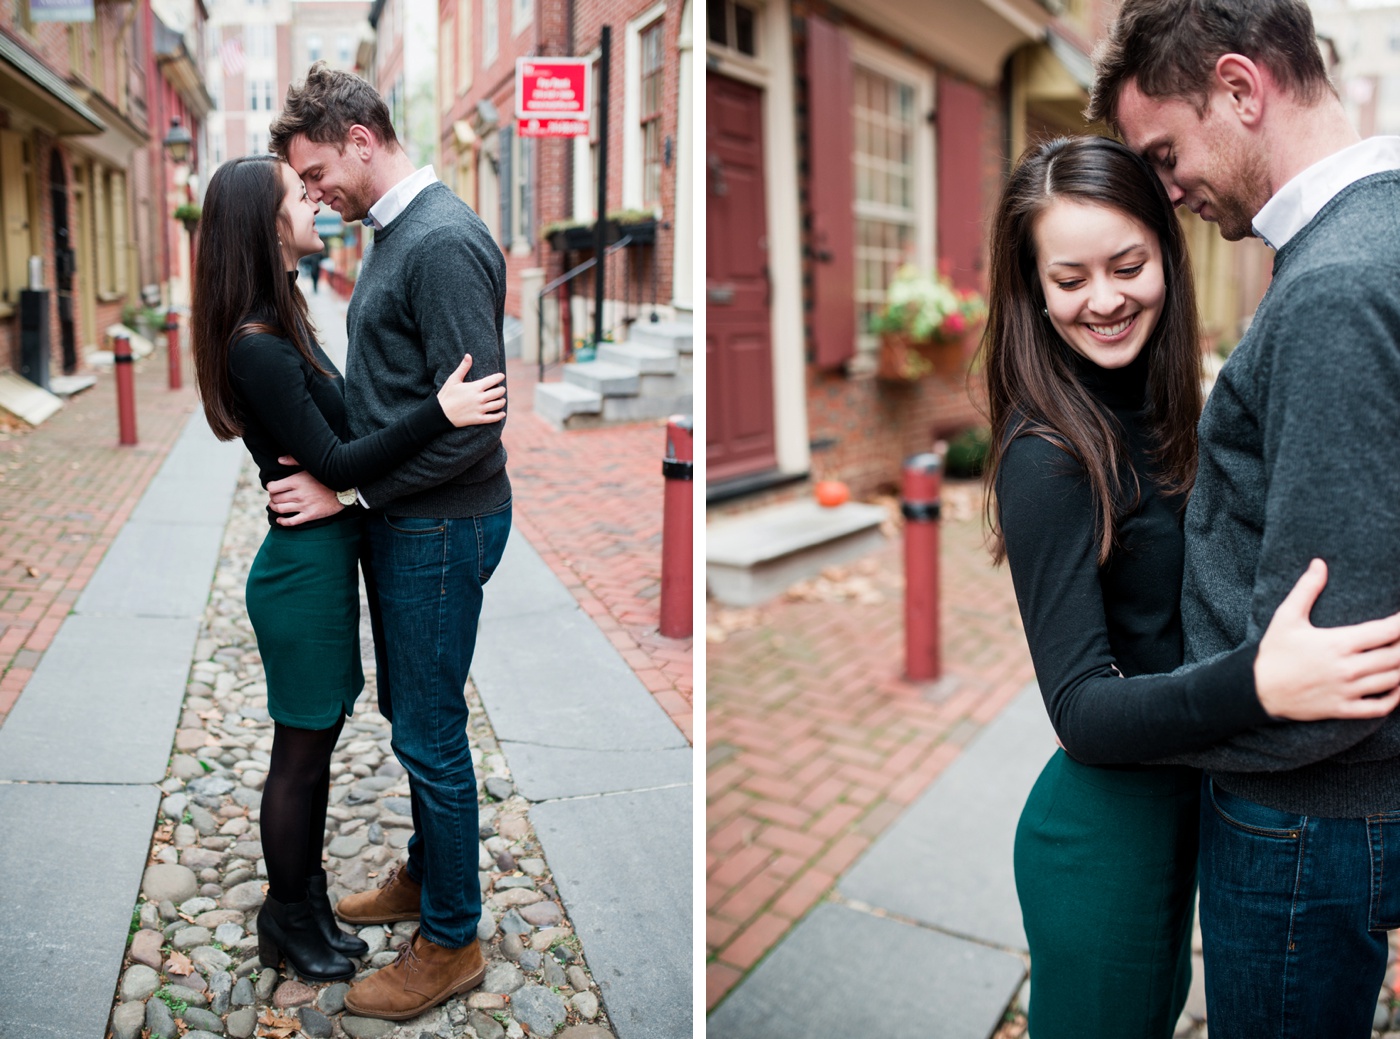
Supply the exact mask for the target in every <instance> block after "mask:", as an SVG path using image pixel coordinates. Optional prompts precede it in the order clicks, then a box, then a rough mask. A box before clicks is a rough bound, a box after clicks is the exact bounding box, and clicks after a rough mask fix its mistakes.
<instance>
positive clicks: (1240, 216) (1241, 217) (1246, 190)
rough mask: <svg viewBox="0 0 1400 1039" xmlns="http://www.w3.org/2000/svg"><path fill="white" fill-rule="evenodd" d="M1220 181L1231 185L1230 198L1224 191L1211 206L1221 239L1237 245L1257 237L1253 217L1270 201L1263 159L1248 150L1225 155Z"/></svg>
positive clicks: (1234, 151)
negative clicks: (1244, 240)
mask: <svg viewBox="0 0 1400 1039" xmlns="http://www.w3.org/2000/svg"><path fill="white" fill-rule="evenodd" d="M1222 158H1223V160H1224V161H1222V163H1221V170H1222V171H1223V172H1224V174H1225V175H1224V176H1223V177H1221V178H1220V179H1221V180H1222V181H1226V182H1228V184H1229V192H1228V194H1227V193H1226V192H1225V191H1224V190H1222V191H1221V193H1220V195H1219V196H1218V197H1217V198H1216V199H1215V200H1214V201H1213V202H1212V203H1211V208H1212V209H1214V210H1215V223H1216V226H1217V227H1218V228H1219V229H1220V237H1221V238H1223V239H1225V240H1226V241H1227V242H1238V241H1241V240H1242V239H1245V238H1249V237H1252V236H1253V234H1254V217H1255V216H1256V215H1257V214H1258V212H1259V210H1261V209H1263V208H1264V203H1265V202H1267V201H1268V200H1269V195H1268V183H1269V180H1268V169H1267V166H1266V164H1265V162H1264V159H1263V156H1261V155H1257V154H1250V153H1249V152H1248V151H1247V150H1246V149H1243V148H1238V149H1231V153H1229V154H1226V155H1224V156H1223V157H1222Z"/></svg>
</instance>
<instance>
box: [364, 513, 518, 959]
mask: <svg viewBox="0 0 1400 1039" xmlns="http://www.w3.org/2000/svg"><path fill="white" fill-rule="evenodd" d="M510 512H511V508H510V502H509V501H507V502H506V504H505V505H503V506H501V507H500V508H499V509H496V510H494V511H492V512H490V513H487V514H485V515H482V516H468V517H466V518H465V519H421V518H417V517H409V516H395V515H392V514H383V513H375V514H373V515H372V516H371V517H370V520H369V523H368V531H367V534H368V536H367V537H366V546H365V547H366V563H367V565H366V567H365V584H366V586H367V588H368V590H369V603H370V619H371V621H372V622H373V625H374V656H375V662H376V664H377V665H378V675H377V681H378V686H379V710H380V713H382V714H383V715H384V717H386V718H388V719H389V722H390V724H391V725H392V726H393V741H392V742H393V747H394V753H395V755H397V757H398V759H399V761H400V762H401V763H402V764H403V767H404V768H405V769H406V770H407V771H408V782H409V794H410V799H411V802H412V805H413V837H412V838H411V839H410V840H409V842H408V866H407V868H408V873H409V876H411V877H412V878H413V879H414V880H416V881H418V882H419V883H421V884H422V885H423V901H422V921H421V923H420V928H421V930H422V933H423V937H425V938H427V939H428V940H429V941H431V942H433V943H434V944H437V945H441V946H445V947H447V948H452V949H459V948H462V947H463V946H465V945H468V944H470V943H471V942H472V941H474V940H475V939H476V926H477V922H478V921H479V920H480V919H481V882H480V879H479V877H478V875H477V843H478V841H479V840H480V834H479V833H478V828H477V805H476V773H475V771H474V770H473V769H472V755H471V747H470V746H469V745H468V742H467V702H466V697H465V696H464V694H463V690H464V688H465V686H466V683H467V675H468V672H469V671H470V670H471V663H472V653H473V651H474V650H475V649H476V629H477V621H478V620H479V618H480V617H481V603H482V587H483V586H484V585H485V584H486V582H487V580H488V579H489V578H490V577H491V573H492V571H494V570H495V569H496V566H497V564H499V563H500V561H501V554H502V553H503V552H504V551H505V547H506V538H507V537H508V536H509V534H510Z"/></svg>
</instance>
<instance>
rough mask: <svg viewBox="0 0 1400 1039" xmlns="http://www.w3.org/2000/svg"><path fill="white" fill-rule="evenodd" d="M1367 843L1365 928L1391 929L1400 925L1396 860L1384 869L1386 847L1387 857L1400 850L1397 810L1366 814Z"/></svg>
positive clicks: (1376, 929)
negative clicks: (1368, 879)
mask: <svg viewBox="0 0 1400 1039" xmlns="http://www.w3.org/2000/svg"><path fill="white" fill-rule="evenodd" d="M1366 843H1367V845H1368V846H1369V847H1370V852H1371V912H1370V915H1369V918H1368V922H1367V925H1366V926H1367V927H1368V928H1369V929H1370V930H1372V931H1393V930H1394V929H1395V928H1397V927H1400V870H1397V869H1396V868H1395V866H1396V864H1395V863H1393V862H1392V863H1390V866H1391V868H1390V869H1389V870H1387V869H1386V861H1385V857H1386V849H1387V848H1389V850H1390V857H1391V858H1392V859H1393V858H1395V857H1396V851H1397V850H1400V812H1383V813H1381V814H1379V815H1370V816H1367V817H1366Z"/></svg>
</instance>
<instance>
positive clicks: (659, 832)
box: [512, 762, 693, 1039]
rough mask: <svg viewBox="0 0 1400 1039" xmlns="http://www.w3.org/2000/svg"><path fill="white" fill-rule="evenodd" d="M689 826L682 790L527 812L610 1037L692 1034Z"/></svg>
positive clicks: (555, 804) (670, 1038) (662, 1038)
mask: <svg viewBox="0 0 1400 1039" xmlns="http://www.w3.org/2000/svg"><path fill="white" fill-rule="evenodd" d="M512 768H514V762H512ZM690 819H691V787H690V786H689V785H687V786H680V787H672V788H669V789H665V790H642V791H636V792H633V793H625V794H612V795H608V796H605V797H588V798H579V799H576V800H570V801H551V802H548V803H546V804H541V805H535V806H534V807H533V808H531V809H530V821H531V822H533V823H534V825H535V833H536V834H537V835H538V836H539V839H540V844H541V846H542V847H543V848H544V850H545V856H546V858H548V860H549V865H550V868H551V869H552V870H553V872H554V878H555V883H556V884H558V885H559V894H560V897H561V898H562V899H563V900H564V905H565V906H567V907H568V910H569V918H570V919H571V920H572V921H573V924H574V929H575V930H576V931H577V932H578V935H579V939H580V940H581V941H582V942H583V951H584V954H585V956H586V957H587V959H588V966H589V968H590V969H591V970H592V972H593V978H594V980H595V981H597V983H598V988H599V990H600V991H601V992H602V995H603V1002H604V1003H605V1005H606V1006H607V1008H608V1016H609V1018H610V1019H611V1021H612V1025H613V1029H614V1031H616V1033H617V1035H618V1036H619V1037H620V1039H685V1037H688V1036H690V1035H691V1032H692V1028H691V1018H692V1013H691V991H692V990H691V983H690V979H691V976H692V970H693V966H692V958H693V947H692V943H691V940H690V936H691V933H692V926H693V925H692V914H691V884H690V874H691V868H692V862H693V859H692V855H691V845H692V830H691V825H690Z"/></svg>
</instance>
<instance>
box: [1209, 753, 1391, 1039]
mask: <svg viewBox="0 0 1400 1039" xmlns="http://www.w3.org/2000/svg"><path fill="white" fill-rule="evenodd" d="M1200 883H1201V934H1202V937H1203V939H1204V948H1205V968H1206V969H1205V975H1206V979H1205V980H1206V1007H1207V1019H1208V1021H1209V1023H1210V1037H1211V1039H1260V1037H1262V1036H1268V1037H1269V1039H1303V1037H1317V1039H1348V1037H1352V1036H1355V1037H1356V1039H1365V1037H1368V1036H1370V1034H1371V1021H1372V1015H1373V1014H1374V1013H1375V1009H1376V999H1377V997H1378V996H1379V995H1380V988H1381V983H1382V982H1383V981H1384V980H1385V966H1386V944H1387V943H1386V931H1387V930H1388V929H1390V928H1393V927H1396V926H1400V812H1386V813H1383V814H1380V815H1372V816H1367V817H1366V818H1364V819H1331V818H1325V817H1321V816H1312V815H1298V814H1297V813H1293V812H1283V811H1279V810H1277V809H1274V808H1267V807H1265V806H1264V805H1260V804H1256V803H1255V802H1253V801H1248V800H1246V799H1244V798H1242V797H1237V796H1235V795H1234V794H1231V793H1228V792H1226V791H1225V790H1222V789H1221V788H1220V787H1219V786H1217V785H1216V784H1215V783H1213V782H1212V781H1211V780H1209V779H1207V780H1206V781H1205V789H1204V791H1203V792H1202V796H1201V863H1200Z"/></svg>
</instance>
